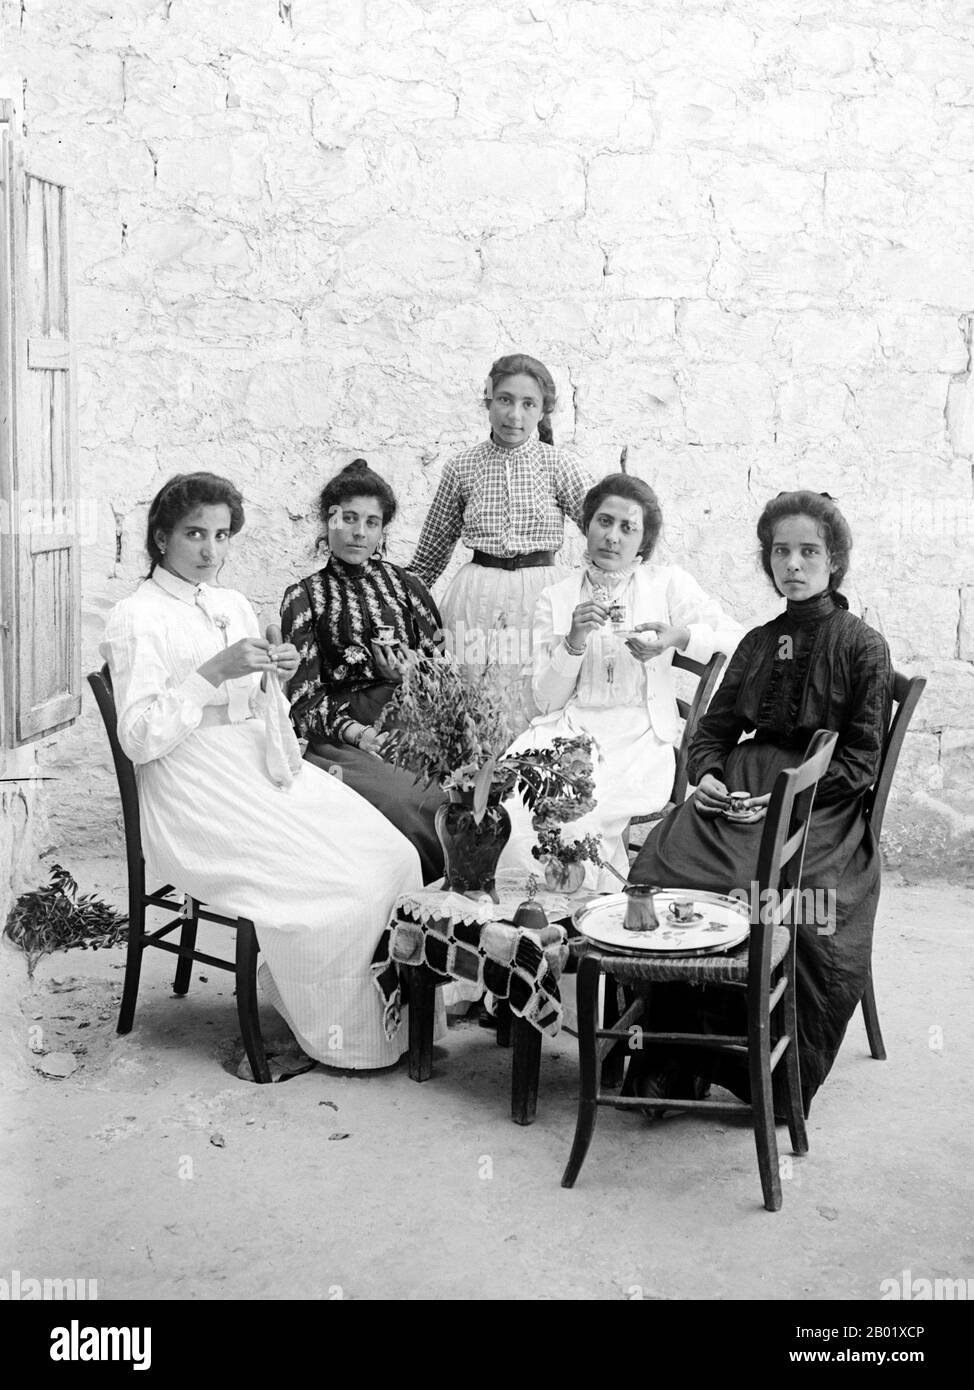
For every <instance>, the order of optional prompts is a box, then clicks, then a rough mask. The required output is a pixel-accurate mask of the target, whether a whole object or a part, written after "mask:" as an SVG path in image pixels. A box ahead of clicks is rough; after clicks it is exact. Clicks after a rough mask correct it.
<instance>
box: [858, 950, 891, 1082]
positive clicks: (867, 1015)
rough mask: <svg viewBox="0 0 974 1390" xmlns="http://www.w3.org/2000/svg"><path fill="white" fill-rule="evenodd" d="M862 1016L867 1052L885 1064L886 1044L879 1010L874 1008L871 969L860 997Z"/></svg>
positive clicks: (874, 1000) (874, 992) (874, 995)
mask: <svg viewBox="0 0 974 1390" xmlns="http://www.w3.org/2000/svg"><path fill="white" fill-rule="evenodd" d="M862 1016H863V1019H864V1021H865V1024H866V1038H867V1039H868V1041H869V1051H870V1052H871V1053H872V1055H873V1057H874V1058H875V1060H876V1061H877V1062H885V1061H886V1044H885V1043H884V1042H883V1033H882V1029H881V1028H880V1026H879V1010H878V1009H877V1008H876V991H875V990H874V989H873V972H872V969H870V971H869V980H868V982H867V984H866V991H865V993H864V994H863V996H862Z"/></svg>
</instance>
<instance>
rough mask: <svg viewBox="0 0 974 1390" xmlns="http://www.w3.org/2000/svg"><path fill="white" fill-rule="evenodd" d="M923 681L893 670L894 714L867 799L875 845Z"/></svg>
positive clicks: (924, 680) (867, 813) (922, 687)
mask: <svg viewBox="0 0 974 1390" xmlns="http://www.w3.org/2000/svg"><path fill="white" fill-rule="evenodd" d="M926 684H927V678H926V676H905V675H903V673H902V672H901V671H894V672H893V717H892V718H891V719H890V722H889V728H888V729H887V730H886V738H885V740H884V742H883V756H882V758H881V759H880V763H879V775H878V776H877V778H876V781H875V783H874V785H873V787H872V789H871V790H870V792H869V796H868V797H867V800H866V819H867V820H868V821H869V823H870V825H871V826H872V831H873V835H874V837H875V839H876V843H877V844H878V843H879V837H880V835H881V834H882V832H883V817H884V816H885V815H886V803H887V801H888V800H889V790H890V787H891V786H892V785H893V773H894V772H895V771H896V764H897V763H898V762H899V757H900V750H901V748H902V747H903V740H904V738H905V737H906V731H907V729H908V728H909V726H910V720H911V719H912V718H913V711H914V710H915V709H916V707H917V703H918V701H919V699H920V696H921V695H922V694H923V691H924V688H925V686H926Z"/></svg>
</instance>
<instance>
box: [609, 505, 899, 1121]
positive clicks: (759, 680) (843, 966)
mask: <svg viewBox="0 0 974 1390" xmlns="http://www.w3.org/2000/svg"><path fill="white" fill-rule="evenodd" d="M757 529H758V538H759V540H760V542H761V562H762V565H763V567H764V571H765V573H766V574H767V576H768V578H769V579H770V580H771V582H772V584H773V585H774V587H775V589H776V590H777V592H778V593H779V594H781V595H783V596H784V598H785V599H786V601H787V602H786V607H785V611H784V612H783V613H781V614H780V615H779V616H778V617H777V618H775V619H774V620H773V622H770V623H766V624H765V625H764V626H763V627H759V628H754V629H753V630H752V631H751V632H749V633H747V634H746V636H745V637H744V638H743V640H742V641H741V643H740V645H739V646H738V648H737V651H736V652H735V654H734V656H733V657H732V659H731V662H730V665H729V666H728V669H727V674H726V676H725V677H724V680H723V683H722V684H721V686H720V687H719V689H718V691H717V693H716V695H715V696H714V699H713V702H712V703H711V706H710V709H709V711H708V712H707V714H706V715H704V717H703V718H702V719H701V721H700V723H699V725H698V728H697V733H696V736H695V737H694V739H693V741H692V743H691V746H690V754H689V774H690V780H691V782H693V783H695V784H696V792H695V794H694V796H693V798H692V799H691V800H689V801H687V802H685V803H684V805H683V806H682V807H680V808H679V809H678V810H676V811H674V812H673V813H672V814H671V815H669V816H668V817H667V818H666V820H665V821H663V822H662V824H661V825H660V826H659V828H658V830H657V831H656V832H655V834H653V835H651V836H650V837H649V838H648V839H647V840H646V843H645V845H644V847H643V849H642V850H641V852H640V854H639V856H638V858H637V859H636V862H635V864H634V865H633V867H632V871H631V874H630V878H631V879H632V880H633V881H634V882H637V883H647V884H660V885H665V886H667V887H670V886H674V887H675V886H681V887H688V888H689V887H693V888H701V889H711V890H713V891H716V892H720V893H730V892H735V893H736V894H737V895H739V896H740V895H743V896H744V897H746V898H748V900H750V893H751V883H752V881H753V880H754V877H755V873H756V868H757V856H758V847H759V845H760V841H761V834H762V831H763V830H764V826H763V825H762V824H761V821H762V820H763V818H764V816H765V814H766V811H767V804H768V801H769V800H770V794H771V789H772V787H773V785H774V782H775V778H776V777H777V775H778V773H779V772H780V771H781V770H782V769H783V768H787V767H795V766H797V765H798V763H799V762H800V761H801V758H802V756H803V755H804V753H805V750H806V748H807V746H808V743H809V740H810V739H811V737H812V735H813V734H814V732H815V730H816V729H832V730H835V731H837V732H838V735H839V740H838V743H837V744H836V747H835V752H834V754H833V756H832V761H831V763H830V765H829V768H828V771H827V772H826V774H825V776H824V777H823V778H822V780H821V781H820V782H819V785H818V791H817V793H816V796H815V803H814V809H813V813H812V823H811V827H810V830H809V837H808V846H807V850H806V854H805V869H804V874H803V879H802V883H803V887H804V888H806V889H813V890H815V892H814V900H815V902H816V903H817V904H819V905H820V906H825V907H826V908H827V909H828V910H827V911H826V912H818V911H817V912H816V914H815V915H816V917H820V918H821V920H817V921H813V922H807V921H806V922H803V923H799V925H798V941H797V979H796V985H797V993H798V1054H799V1059H800V1065H801V1078H802V1093H803V1096H804V1102H805V1108H806V1111H807V1109H808V1106H809V1103H810V1101H811V1098H812V1096H813V1095H814V1094H815V1092H816V1091H817V1090H818V1088H819V1086H820V1085H821V1084H822V1082H823V1081H824V1080H825V1078H826V1076H827V1075H828V1073H829V1070H830V1068H831V1066H832V1063H833V1062H834V1060H835V1057H836V1054H837V1053H838V1050H839V1045H840V1043H841V1042H842V1037H843V1034H844V1033H845V1030H846V1025H847V1024H848V1022H849V1019H850V1018H851V1017H852V1014H853V1012H854V1011H855V1008H856V1005H857V1004H858V1003H859V1000H860V999H861V998H862V993H863V990H864V988H865V986H866V983H867V980H868V974H869V962H870V954H871V949H872V931H873V919H874V917H875V915H876V906H877V902H878V899H879V888H880V858H879V849H878V847H877V845H876V844H875V842H874V840H873V837H872V833H871V831H870V828H869V825H868V823H867V822H866V819H865V814H864V806H865V798H866V793H867V792H868V791H869V788H870V787H871V786H872V784H873V782H874V780H875V778H876V775H877V772H878V769H879V762H880V757H881V754H882V749H883V739H884V736H885V732H886V728H887V725H888V723H889V717H890V708H891V701H892V686H893V668H892V664H891V661H890V654H889V648H888V647H887V645H886V642H885V641H884V640H883V638H882V637H881V636H880V635H879V634H878V633H877V632H874V631H873V629H872V628H870V627H867V626H866V624H865V623H864V622H862V621H861V619H859V618H856V617H854V616H853V615H852V614H851V613H850V612H849V611H848V610H849V605H848V602H847V601H846V599H845V598H844V597H843V595H842V594H840V593H839V592H838V586H839V585H840V584H841V583H842V580H843V578H844V577H845V574H846V571H847V569H848V567H849V551H850V548H851V545H852V536H851V534H850V531H849V527H848V525H847V524H846V521H845V519H844V517H843V516H842V514H841V512H840V511H839V509H838V507H837V506H836V505H835V503H834V502H833V501H832V499H831V498H830V497H828V496H827V495H826V494H819V493H812V492H789V493H782V494H781V495H780V496H778V497H776V498H775V499H774V501H772V502H769V503H768V505H767V506H766V507H765V509H764V511H763V513H762V515H761V519H760V520H759V522H758V528H757ZM752 732H753V734H754V737H753V739H748V740H746V741H745V742H743V743H742V742H739V740H740V738H741V735H742V734H748V733H752ZM734 791H746V792H749V793H750V798H749V800H748V801H747V802H746V803H745V806H746V810H745V812H744V813H743V814H737V813H736V812H735V811H733V810H732V809H731V803H730V795H729V794H730V793H731V792H734ZM806 896H807V898H808V900H811V895H806ZM730 996H731V991H729V990H718V989H716V988H714V987H713V986H704V987H703V988H701V989H693V990H692V991H691V989H690V988H689V987H684V986H679V985H667V986H662V987H660V988H658V989H654V994H653V1000H654V1018H655V1024H654V1026H657V1027H659V1028H661V1029H665V1030H666V1031H684V1029H686V1030H688V1031H692V1030H693V1028H694V1027H695V1026H696V1025H698V1024H700V1023H703V1031H708V1032H719V1033H727V1032H742V1031H743V1012H742V1011H743V1001H742V1000H741V999H740V998H738V997H733V998H731V997H730ZM658 1006H659V1007H658ZM689 1014H692V1015H693V1017H692V1018H691V1017H689ZM674 1020H679V1021H677V1022H674ZM639 1071H640V1075H639V1076H638V1077H637V1078H636V1079H635V1089H636V1090H637V1091H638V1092H639V1093H640V1094H643V1095H652V1096H654V1097H660V1096H665V1095H690V1094H694V1093H695V1094H698V1095H699V1094H700V1093H701V1092H702V1090H703V1089H704V1088H705V1083H706V1081H709V1080H713V1081H716V1082H718V1083H719V1084H720V1085H722V1086H726V1087H727V1088H728V1089H730V1090H732V1091H734V1092H735V1093H736V1094H737V1095H739V1096H741V1097H742V1098H743V1099H748V1082H747V1074H746V1066H745V1065H743V1064H741V1063H740V1062H739V1061H738V1060H737V1059H734V1058H730V1057H718V1055H717V1054H715V1053H704V1054H702V1055H701V1056H700V1057H694V1058H692V1059H691V1058H690V1057H689V1056H688V1053H687V1051H686V1050H684V1051H683V1057H682V1059H677V1057H667V1056H666V1054H665V1053H664V1052H663V1050H662V1049H656V1048H654V1049H647V1050H646V1053H645V1054H644V1056H643V1058H642V1059H641V1063H640V1066H639Z"/></svg>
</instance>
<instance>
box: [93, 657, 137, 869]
mask: <svg viewBox="0 0 974 1390" xmlns="http://www.w3.org/2000/svg"><path fill="white" fill-rule="evenodd" d="M88 684H89V685H90V686H91V689H92V691H93V692H94V696H95V700H96V701H97V703H98V709H99V712H100V714H101V717H102V719H103V720H104V724H105V732H106V733H107V734H108V742H109V744H110V745H111V750H112V758H113V760H114V763H115V776H116V777H117V778H118V794H119V796H120V797H121V801H122V823H123V825H124V826H125V857H126V859H127V860H128V870H129V885H130V887H132V886H133V885H135V884H137V883H141V882H142V876H143V874H144V868H143V861H142V824H141V821H140V819H139V789H138V786H137V784H136V781H135V768H134V767H133V766H132V761H131V759H130V758H129V757H128V755H127V754H126V753H125V752H124V751H123V749H122V745H121V744H120V743H119V741H118V716H117V714H116V711H115V692H114V691H113V689H112V677H111V672H110V671H109V669H108V664H107V663H106V664H105V665H104V666H103V667H102V668H101V670H100V671H89V672H88Z"/></svg>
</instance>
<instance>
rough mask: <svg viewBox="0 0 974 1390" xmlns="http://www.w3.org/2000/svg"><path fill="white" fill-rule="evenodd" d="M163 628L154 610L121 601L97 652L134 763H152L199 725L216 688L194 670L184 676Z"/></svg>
mask: <svg viewBox="0 0 974 1390" xmlns="http://www.w3.org/2000/svg"><path fill="white" fill-rule="evenodd" d="M165 641H166V639H165V630H164V629H163V628H161V627H160V626H159V625H158V624H156V623H153V621H152V614H151V613H147V612H145V611H144V610H140V609H139V608H138V607H137V606H136V605H133V604H129V603H120V604H119V605H118V606H117V607H116V608H115V609H114V611H113V612H112V614H111V616H110V618H109V620H108V626H107V628H106V630H105V637H104V640H103V641H102V643H101V647H100V648H99V650H100V651H101V654H102V656H103V657H104V658H105V660H106V661H107V662H108V666H109V669H110V671H111V675H112V686H113V689H114V692H115V709H116V711H117V714H118V739H119V742H120V743H121V745H122V748H123V750H124V752H125V753H126V754H127V755H128V757H129V758H131V760H132V762H133V763H136V764H139V763H151V762H152V761H153V759H155V758H164V757H165V755H166V754H167V753H168V752H170V751H171V750H172V749H173V748H175V747H176V745H177V744H178V743H181V742H182V740H183V739H184V738H186V736H187V735H188V734H191V733H192V732H193V731H194V729H197V728H198V727H199V723H200V720H201V718H202V715H203V709H204V707H205V706H206V705H208V704H211V703H213V702H214V697H215V696H216V695H217V687H215V686H213V685H211V684H210V682H209V681H208V680H207V679H206V677H205V676H201V675H200V674H199V672H198V671H193V672H191V673H190V675H188V676H186V677H185V678H184V679H183V680H179V679H178V678H177V677H176V676H175V675H174V674H173V672H172V670H171V667H170V665H169V663H168V660H167V655H166V646H165Z"/></svg>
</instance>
